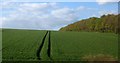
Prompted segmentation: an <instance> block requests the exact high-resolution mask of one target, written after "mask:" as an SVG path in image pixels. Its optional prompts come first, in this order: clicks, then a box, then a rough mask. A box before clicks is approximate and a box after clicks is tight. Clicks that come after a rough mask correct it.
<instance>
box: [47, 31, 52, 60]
mask: <svg viewBox="0 0 120 63" xmlns="http://www.w3.org/2000/svg"><path fill="white" fill-rule="evenodd" d="M50 34H51V32H50V31H49V38H48V49H47V55H48V57H49V58H50V60H52V58H51V56H50V54H51V41H50V38H51V36H50Z"/></svg>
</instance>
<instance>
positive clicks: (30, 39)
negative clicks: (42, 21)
mask: <svg viewBox="0 0 120 63" xmlns="http://www.w3.org/2000/svg"><path fill="white" fill-rule="evenodd" d="M45 35H46V37H45ZM44 37H45V40H44V41H43V38H44ZM117 39H118V37H117V34H114V33H99V32H58V31H51V33H50V32H48V33H47V31H43V30H17V29H3V30H2V59H3V60H14V61H15V60H16V61H17V60H30V61H37V60H38V59H37V56H36V52H37V50H38V49H39V47H40V46H41V44H42V43H43V46H41V47H42V50H41V51H40V52H39V53H40V57H41V60H51V59H50V57H51V58H52V60H81V59H82V57H84V56H86V55H97V54H104V55H111V56H112V57H113V58H116V59H117V58H118V57H117V56H118V54H117V52H118V43H117V42H118V40H117ZM49 42H50V43H51V45H49V44H50V43H49ZM49 48H50V51H49V52H48V49H49ZM49 54H50V57H49Z"/></svg>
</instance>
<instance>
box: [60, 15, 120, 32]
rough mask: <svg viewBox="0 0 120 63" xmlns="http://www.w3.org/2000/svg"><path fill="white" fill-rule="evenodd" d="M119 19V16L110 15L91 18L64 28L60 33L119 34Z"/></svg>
mask: <svg viewBox="0 0 120 63" xmlns="http://www.w3.org/2000/svg"><path fill="white" fill-rule="evenodd" d="M118 17H119V18H120V14H119V15H114V14H108V15H103V16H101V17H100V18H97V17H91V18H88V19H83V20H80V21H78V22H75V23H73V24H70V25H68V26H66V27H62V28H61V29H60V31H88V32H114V33H118V28H119V27H118Z"/></svg>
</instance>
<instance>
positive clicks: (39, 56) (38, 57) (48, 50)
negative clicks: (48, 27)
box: [36, 31, 52, 60]
mask: <svg viewBox="0 0 120 63" xmlns="http://www.w3.org/2000/svg"><path fill="white" fill-rule="evenodd" d="M47 35H48V46H47V47H48V49H47V51H46V52H47V56H48V57H49V59H50V60H52V58H51V41H50V37H51V36H50V31H47V32H46V34H45V36H44V37H43V39H42V43H41V44H40V46H39V48H38V50H37V53H36V55H37V59H38V60H41V52H42V48H43V46H46V45H44V43H45V40H46V37H47Z"/></svg>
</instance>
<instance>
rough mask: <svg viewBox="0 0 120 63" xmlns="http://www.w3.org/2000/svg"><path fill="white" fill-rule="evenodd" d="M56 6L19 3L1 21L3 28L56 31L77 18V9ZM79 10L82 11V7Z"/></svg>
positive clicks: (54, 4)
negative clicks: (14, 9) (13, 10)
mask: <svg viewBox="0 0 120 63" xmlns="http://www.w3.org/2000/svg"><path fill="white" fill-rule="evenodd" d="M57 6H58V4H57V3H21V4H20V5H19V6H18V7H17V8H16V11H15V12H13V13H11V14H10V15H9V16H8V17H6V18H7V20H4V21H3V22H4V23H3V27H11V28H29V29H46V30H48V29H52V30H58V29H59V28H60V27H61V26H65V25H67V24H70V23H71V22H74V21H76V19H77V18H78V17H79V16H78V15H77V12H76V11H78V8H75V9H72V8H68V7H64V8H60V7H59V6H58V7H57ZM79 8H81V10H82V7H79ZM79 10H80V9H79Z"/></svg>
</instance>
